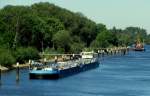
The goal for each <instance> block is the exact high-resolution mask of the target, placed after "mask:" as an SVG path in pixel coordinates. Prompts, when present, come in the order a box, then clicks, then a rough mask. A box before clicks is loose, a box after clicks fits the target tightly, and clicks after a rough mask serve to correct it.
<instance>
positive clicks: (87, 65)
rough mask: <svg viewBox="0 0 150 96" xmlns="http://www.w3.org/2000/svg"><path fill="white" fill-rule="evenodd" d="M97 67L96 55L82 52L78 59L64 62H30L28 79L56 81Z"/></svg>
mask: <svg viewBox="0 0 150 96" xmlns="http://www.w3.org/2000/svg"><path fill="white" fill-rule="evenodd" d="M62 55H64V54H62ZM73 56H74V55H73ZM74 57H75V56H74ZM98 66H99V60H98V55H97V53H94V52H82V53H81V54H80V57H79V58H75V59H70V60H66V61H57V60H55V61H54V62H50V61H45V62H35V61H32V63H31V66H30V68H29V77H30V79H58V78H62V77H67V76H71V75H74V74H77V73H80V72H83V71H87V70H90V69H94V68H97V67H98Z"/></svg>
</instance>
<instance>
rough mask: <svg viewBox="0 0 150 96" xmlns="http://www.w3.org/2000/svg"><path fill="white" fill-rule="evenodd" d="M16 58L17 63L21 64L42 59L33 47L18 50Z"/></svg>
mask: <svg viewBox="0 0 150 96" xmlns="http://www.w3.org/2000/svg"><path fill="white" fill-rule="evenodd" d="M15 57H16V61H17V62H19V63H21V64H22V63H25V62H27V61H28V60H29V59H30V60H33V59H34V60H36V59H39V58H40V56H39V52H38V51H37V50H36V49H35V48H32V47H28V48H23V47H21V48H17V50H16V52H15Z"/></svg>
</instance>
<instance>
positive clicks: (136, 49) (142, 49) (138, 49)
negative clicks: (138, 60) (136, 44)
mask: <svg viewBox="0 0 150 96" xmlns="http://www.w3.org/2000/svg"><path fill="white" fill-rule="evenodd" d="M133 50H134V51H145V49H144V48H134V49H133Z"/></svg>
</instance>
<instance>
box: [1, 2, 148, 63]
mask: <svg viewBox="0 0 150 96" xmlns="http://www.w3.org/2000/svg"><path fill="white" fill-rule="evenodd" d="M137 34H138V35H140V38H141V40H145V42H146V43H148V42H149V43H150V39H149V38H150V36H149V35H148V34H147V33H146V30H145V29H142V28H139V27H127V28H125V29H124V30H122V29H116V28H115V27H114V28H113V29H110V30H108V29H107V28H106V25H104V24H101V23H99V24H96V23H95V22H94V21H92V20H90V19H88V18H87V17H86V16H84V15H83V14H82V13H80V12H77V13H73V12H71V11H69V10H67V9H64V8H60V7H58V6H56V5H54V4H50V3H47V2H46V3H36V4H33V5H31V6H10V5H9V6H6V7H4V8H2V9H0V45H1V46H3V47H4V48H6V49H10V50H15V49H16V52H14V53H15V56H16V58H17V61H19V62H25V61H26V60H28V59H34V58H37V57H36V55H35V53H36V54H37V53H38V52H37V51H36V52H35V53H34V54H33V55H34V56H30V55H31V54H30V52H28V51H27V50H29V51H31V52H32V51H33V52H34V50H36V49H37V50H38V51H40V52H41V51H44V50H47V49H46V48H49V49H50V50H48V51H50V52H52V51H54V52H56V53H58V52H59V53H65V52H74V53H78V52H80V51H81V50H82V49H83V48H85V47H87V48H89V47H96V48H97V47H98V48H99V47H109V46H119V45H130V44H133V43H134V42H135V39H136V38H137ZM29 46H31V47H34V48H35V49H33V50H31V49H32V48H31V49H30V48H28V47H29ZM37 56H38V55H37ZM33 57H34V58H33Z"/></svg>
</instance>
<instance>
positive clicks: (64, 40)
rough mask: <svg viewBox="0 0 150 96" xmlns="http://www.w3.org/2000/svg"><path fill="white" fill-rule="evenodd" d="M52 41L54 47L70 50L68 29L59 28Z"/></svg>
mask: <svg viewBox="0 0 150 96" xmlns="http://www.w3.org/2000/svg"><path fill="white" fill-rule="evenodd" d="M53 42H54V47H55V48H56V49H58V48H59V49H61V48H63V49H64V51H65V52H67V50H70V44H71V42H72V40H71V36H70V34H69V32H68V31H66V30H61V31H59V32H57V33H56V34H55V35H54V37H53Z"/></svg>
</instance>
